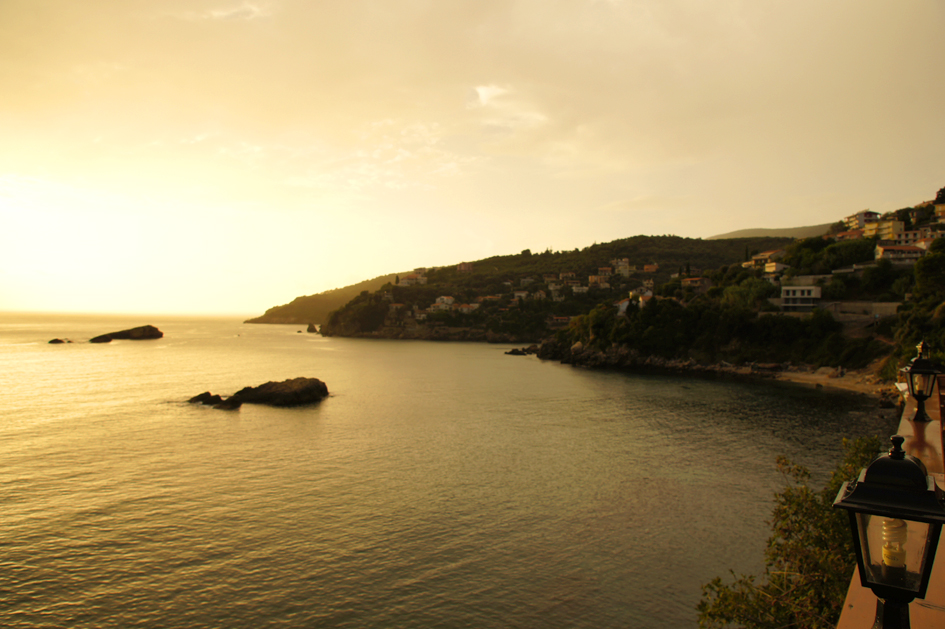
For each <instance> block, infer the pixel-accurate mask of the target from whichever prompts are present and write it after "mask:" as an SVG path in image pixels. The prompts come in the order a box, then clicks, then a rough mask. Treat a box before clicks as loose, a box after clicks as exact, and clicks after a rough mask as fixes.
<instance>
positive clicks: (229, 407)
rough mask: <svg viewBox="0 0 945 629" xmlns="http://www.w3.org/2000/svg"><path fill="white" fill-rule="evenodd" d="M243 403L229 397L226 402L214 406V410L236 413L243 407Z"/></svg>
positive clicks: (222, 401) (234, 397)
mask: <svg viewBox="0 0 945 629" xmlns="http://www.w3.org/2000/svg"><path fill="white" fill-rule="evenodd" d="M242 405H243V403H242V402H241V401H240V400H238V399H237V398H236V396H235V395H234V396H231V397H228V398H227V399H225V400H221V401H220V402H218V403H217V404H214V405H213V408H216V409H219V410H221V411H235V410H237V409H238V408H239V407H241V406H242Z"/></svg>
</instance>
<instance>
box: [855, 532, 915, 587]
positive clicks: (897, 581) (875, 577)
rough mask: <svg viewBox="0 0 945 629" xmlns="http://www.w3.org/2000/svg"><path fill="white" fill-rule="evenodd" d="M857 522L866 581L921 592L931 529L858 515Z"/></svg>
mask: <svg viewBox="0 0 945 629" xmlns="http://www.w3.org/2000/svg"><path fill="white" fill-rule="evenodd" d="M856 518H857V531H859V535H860V548H861V549H862V550H863V564H864V566H865V567H866V572H867V574H866V575H865V576H866V580H867V581H869V582H870V583H875V584H877V585H888V586H892V587H897V588H902V589H903V590H906V591H909V592H918V591H919V588H920V585H921V582H922V570H923V568H924V567H925V548H926V546H927V545H928V542H929V525H928V524H926V523H924V522H914V521H912V520H900V519H897V518H884V517H882V516H878V515H870V514H867V513H857V514H856Z"/></svg>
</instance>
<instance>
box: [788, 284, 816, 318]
mask: <svg viewBox="0 0 945 629" xmlns="http://www.w3.org/2000/svg"><path fill="white" fill-rule="evenodd" d="M819 303H820V286H782V287H781V310H783V311H784V312H810V311H811V310H813V309H814V308H815V307H816V306H817V304H819Z"/></svg>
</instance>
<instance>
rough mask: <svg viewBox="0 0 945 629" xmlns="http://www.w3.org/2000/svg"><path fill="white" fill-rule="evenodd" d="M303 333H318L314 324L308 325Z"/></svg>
mask: <svg viewBox="0 0 945 629" xmlns="http://www.w3.org/2000/svg"><path fill="white" fill-rule="evenodd" d="M305 331H306V332H309V333H311V334H314V333H315V332H318V328H316V327H315V324H314V323H309V324H308V327H307V328H306V329H305Z"/></svg>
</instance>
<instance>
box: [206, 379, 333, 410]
mask: <svg viewBox="0 0 945 629" xmlns="http://www.w3.org/2000/svg"><path fill="white" fill-rule="evenodd" d="M326 397H328V386H327V385H326V384H325V383H324V382H322V381H321V380H319V379H318V378H292V379H290V380H283V381H282V382H267V383H265V384H261V385H259V386H257V387H244V388H242V389H240V390H239V391H237V392H236V393H234V394H233V395H231V396H230V397H228V398H226V399H223V398H222V397H221V396H219V395H214V394H212V393H210V392H209V391H205V392H204V393H201V394H200V395H196V396H194V397H192V398H190V399H189V400H188V402H191V403H193V404H205V405H208V406H213V408H218V409H221V410H236V409H238V408H239V407H240V406H242V405H243V404H244V403H245V404H265V405H267V406H281V407H289V406H305V405H307V404H315V403H316V402H321V401H322V400H323V399H325V398H326Z"/></svg>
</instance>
